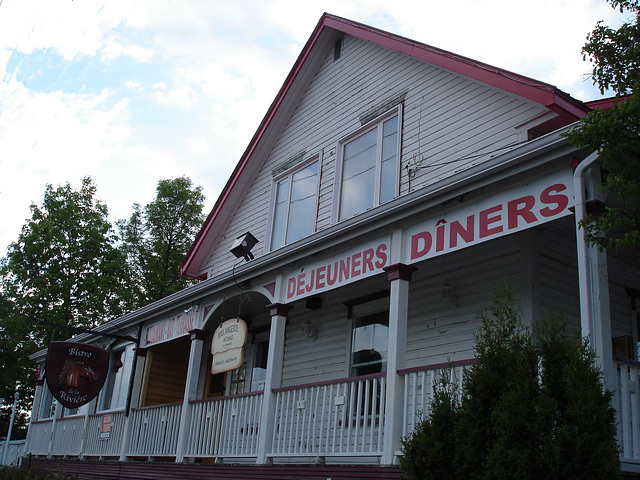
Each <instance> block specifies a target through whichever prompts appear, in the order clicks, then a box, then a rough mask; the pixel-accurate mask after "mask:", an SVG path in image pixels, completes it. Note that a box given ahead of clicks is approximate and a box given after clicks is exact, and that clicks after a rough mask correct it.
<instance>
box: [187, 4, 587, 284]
mask: <svg viewBox="0 0 640 480" xmlns="http://www.w3.org/2000/svg"><path fill="white" fill-rule="evenodd" d="M324 28H333V29H335V30H338V31H341V32H343V33H346V34H349V35H353V36H355V37H358V38H361V39H363V40H367V41H370V42H372V43H375V44H378V45H381V46H383V47H386V48H389V49H392V50H395V51H397V52H399V53H402V54H405V55H408V56H411V57H414V58H417V59H420V60H423V61H425V62H428V63H431V64H433V65H436V66H439V67H442V68H445V69H447V70H451V71H453V72H455V73H459V74H461V75H464V76H467V77H469V78H473V79H475V80H478V81H480V82H483V83H486V84H489V85H492V86H494V87H496V88H499V89H501V90H506V91H508V92H511V93H513V94H515V95H519V96H521V97H524V98H527V99H529V100H531V101H534V102H537V103H540V104H542V105H545V106H546V107H548V108H550V109H552V110H554V111H556V113H559V114H560V116H561V117H563V118H566V123H570V122H572V121H575V120H577V119H578V118H580V117H582V116H584V115H586V114H587V113H588V111H589V107H587V106H586V105H584V104H583V103H582V102H579V101H577V100H574V99H573V98H571V97H570V96H569V95H567V94H564V93H562V92H561V91H559V90H558V89H556V88H555V87H553V86H552V85H549V84H546V83H543V82H539V81H537V80H533V79H531V78H528V77H525V76H522V75H519V74H517V73H513V72H509V71H507V70H502V69H500V68H496V67H493V66H491V65H488V64H485V63H482V62H478V61H475V60H472V59H470V58H467V57H463V56H460V55H456V54H454V53H451V52H447V51H446V50H441V49H438V48H435V47H431V46H429V45H426V44H423V43H419V42H415V41H413V40H409V39H407V38H405V37H401V36H398V35H395V34H392V33H389V32H385V31H383V30H379V29H377V28H373V27H370V26H367V25H364V24H361V23H358V22H354V21H351V20H347V19H344V18H341V17H337V16H334V15H330V14H327V13H325V14H324V15H323V16H322V17H321V18H320V21H319V22H318V24H317V25H316V28H315V30H314V31H313V33H312V35H311V37H310V38H309V40H308V41H307V43H306V44H305V46H304V48H303V49H302V52H301V53H300V55H299V56H298V59H297V60H296V62H295V64H294V66H293V68H292V70H291V71H290V72H289V75H288V76H287V78H286V80H285V82H284V84H283V85H282V87H281V88H280V91H279V92H278V95H277V96H276V98H275V99H274V101H273V103H272V104H271V106H270V107H269V110H268V111H267V114H266V115H265V117H264V119H263V120H262V122H261V123H260V126H259V127H258V130H257V131H256V133H255V134H254V136H253V138H252V139H251V142H250V143H249V146H248V147H247V149H246V150H245V152H244V154H243V155H242V157H241V159H240V161H239V162H238V165H237V166H236V168H235V169H234V171H233V173H232V174H231V177H230V178H229V180H228V181H227V183H226V185H225V187H224V189H223V190H222V193H221V194H220V197H218V200H217V201H216V203H215V205H214V207H213V209H212V211H211V213H210V214H209V216H208V217H207V220H206V221H205V223H204V225H203V227H202V229H201V230H200V232H199V233H198V235H197V237H196V239H195V241H194V243H193V245H192V246H191V248H190V249H189V252H188V253H187V255H186V257H185V259H184V261H183V262H182V265H181V270H182V274H183V275H186V276H190V277H194V278H202V277H199V276H198V274H197V273H195V272H191V271H190V269H191V267H192V264H193V262H194V261H195V257H196V252H197V251H198V250H199V249H200V247H201V246H202V244H203V242H204V240H205V238H206V237H207V235H208V233H209V232H210V231H211V228H212V225H213V223H214V222H215V220H216V218H217V217H218V215H219V213H220V211H221V210H222V207H223V205H224V204H225V202H226V201H227V199H228V198H229V195H230V193H231V191H232V190H233V188H234V187H235V185H236V184H237V183H238V181H239V178H240V176H241V175H242V172H243V171H244V169H245V167H246V165H247V163H248V161H249V159H250V158H251V156H252V155H253V153H254V151H255V149H256V148H257V146H258V144H259V143H260V141H261V140H262V138H263V136H264V134H265V132H266V131H267V128H268V127H269V124H270V122H271V121H272V119H273V117H274V116H275V114H276V112H277V111H278V108H279V107H280V106H281V105H282V102H283V101H284V99H285V98H286V96H287V93H288V92H289V90H290V89H291V86H292V85H293V83H294V82H295V80H296V78H297V75H298V73H299V72H300V70H301V69H302V66H303V65H304V63H305V61H306V59H307V58H308V56H309V54H310V52H311V50H312V49H313V47H314V45H315V44H316V42H317V40H318V37H319V36H320V34H321V33H322V31H323V30H324Z"/></svg>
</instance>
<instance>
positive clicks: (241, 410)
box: [185, 392, 263, 457]
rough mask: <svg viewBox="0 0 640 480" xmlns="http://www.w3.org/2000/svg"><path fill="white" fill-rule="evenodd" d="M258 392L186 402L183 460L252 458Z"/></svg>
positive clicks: (259, 409) (259, 407) (259, 405)
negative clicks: (188, 415)
mask: <svg viewBox="0 0 640 480" xmlns="http://www.w3.org/2000/svg"><path fill="white" fill-rule="evenodd" d="M262 398H263V394H262V392H257V393H251V394H245V395H236V396H232V397H225V398H220V399H209V400H196V401H193V402H190V404H189V408H191V421H190V424H189V432H190V433H189V438H188V441H187V447H186V452H185V456H186V457H253V456H256V454H257V449H258V429H259V424H260V414H261V412H262Z"/></svg>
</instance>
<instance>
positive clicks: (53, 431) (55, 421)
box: [47, 402, 64, 458]
mask: <svg viewBox="0 0 640 480" xmlns="http://www.w3.org/2000/svg"><path fill="white" fill-rule="evenodd" d="M63 413H64V407H63V406H62V404H61V403H60V402H56V411H55V413H54V414H53V423H52V424H51V434H50V435H51V436H50V437H49V448H48V449H47V458H53V456H52V454H51V450H53V442H54V438H55V436H56V428H57V427H58V419H59V418H62V414H63Z"/></svg>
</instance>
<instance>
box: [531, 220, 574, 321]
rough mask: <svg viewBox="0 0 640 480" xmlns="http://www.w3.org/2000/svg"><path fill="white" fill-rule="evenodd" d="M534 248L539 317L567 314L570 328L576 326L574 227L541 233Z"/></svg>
mask: <svg viewBox="0 0 640 480" xmlns="http://www.w3.org/2000/svg"><path fill="white" fill-rule="evenodd" d="M537 245H538V251H539V257H538V262H537V268H538V282H539V286H538V289H537V292H538V293H537V301H538V305H539V314H540V315H548V314H550V313H560V314H562V315H566V318H567V321H568V322H569V323H570V324H571V325H575V326H576V327H577V326H579V325H580V296H579V289H578V261H577V254H576V241H575V230H574V228H573V225H571V223H569V224H567V225H566V226H564V227H562V228H560V229H548V230H543V231H541V232H540V234H539V239H538V242H537Z"/></svg>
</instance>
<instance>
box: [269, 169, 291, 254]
mask: <svg viewBox="0 0 640 480" xmlns="http://www.w3.org/2000/svg"><path fill="white" fill-rule="evenodd" d="M288 196H289V180H288V179H284V180H282V181H281V182H279V183H278V186H277V189H276V205H275V211H274V212H273V230H272V232H271V249H272V250H273V249H276V248H280V247H281V246H282V242H283V233H284V222H285V218H286V213H287V202H288V201H289V200H288Z"/></svg>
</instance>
